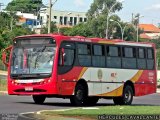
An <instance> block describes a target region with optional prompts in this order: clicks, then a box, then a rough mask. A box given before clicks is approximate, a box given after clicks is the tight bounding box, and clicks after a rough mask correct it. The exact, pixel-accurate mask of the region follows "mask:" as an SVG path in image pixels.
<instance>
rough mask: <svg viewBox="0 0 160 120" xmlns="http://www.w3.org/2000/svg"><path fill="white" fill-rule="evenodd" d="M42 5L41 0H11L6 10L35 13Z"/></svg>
mask: <svg viewBox="0 0 160 120" xmlns="http://www.w3.org/2000/svg"><path fill="white" fill-rule="evenodd" d="M41 6H42V0H12V1H11V2H10V3H9V4H8V5H7V7H6V10H7V11H21V12H25V13H35V12H37V11H39V9H40V7H41Z"/></svg>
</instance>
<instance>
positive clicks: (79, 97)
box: [70, 84, 88, 106]
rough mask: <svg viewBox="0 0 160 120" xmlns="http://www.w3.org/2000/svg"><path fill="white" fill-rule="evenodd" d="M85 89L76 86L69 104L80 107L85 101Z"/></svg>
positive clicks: (78, 85) (80, 85) (82, 86)
mask: <svg viewBox="0 0 160 120" xmlns="http://www.w3.org/2000/svg"><path fill="white" fill-rule="evenodd" d="M87 96H88V95H87V89H86V87H85V86H84V85H82V84H77V85H76V88H75V93H74V95H73V96H72V97H71V98H70V102H71V104H72V105H75V106H82V105H84V104H85V103H86V100H87Z"/></svg>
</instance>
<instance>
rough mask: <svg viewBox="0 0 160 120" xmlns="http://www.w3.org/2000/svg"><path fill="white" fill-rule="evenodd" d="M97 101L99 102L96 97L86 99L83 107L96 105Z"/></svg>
mask: <svg viewBox="0 0 160 120" xmlns="http://www.w3.org/2000/svg"><path fill="white" fill-rule="evenodd" d="M98 100H99V98H98V97H88V98H87V100H86V102H85V105H96V104H97V102H98Z"/></svg>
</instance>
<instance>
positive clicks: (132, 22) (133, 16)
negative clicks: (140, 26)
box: [132, 13, 134, 24]
mask: <svg viewBox="0 0 160 120" xmlns="http://www.w3.org/2000/svg"><path fill="white" fill-rule="evenodd" d="M132 24H134V13H132Z"/></svg>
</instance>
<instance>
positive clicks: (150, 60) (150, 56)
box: [147, 48, 154, 70]
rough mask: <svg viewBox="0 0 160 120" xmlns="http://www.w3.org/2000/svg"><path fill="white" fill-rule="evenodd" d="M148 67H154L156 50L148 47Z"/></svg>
mask: <svg viewBox="0 0 160 120" xmlns="http://www.w3.org/2000/svg"><path fill="white" fill-rule="evenodd" d="M147 69H149V70H150V69H154V52H153V49H152V48H148V49H147Z"/></svg>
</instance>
